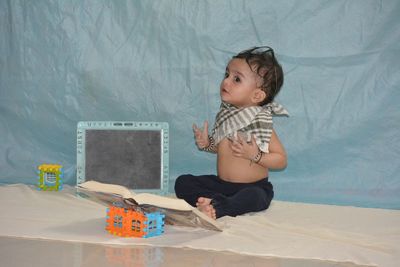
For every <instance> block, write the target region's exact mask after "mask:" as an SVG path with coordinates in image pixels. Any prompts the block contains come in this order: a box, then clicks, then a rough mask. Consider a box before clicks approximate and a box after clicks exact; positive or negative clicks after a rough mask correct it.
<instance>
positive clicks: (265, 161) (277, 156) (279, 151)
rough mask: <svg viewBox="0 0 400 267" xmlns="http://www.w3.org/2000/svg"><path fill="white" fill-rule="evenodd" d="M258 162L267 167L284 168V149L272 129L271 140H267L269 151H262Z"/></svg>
mask: <svg viewBox="0 0 400 267" xmlns="http://www.w3.org/2000/svg"><path fill="white" fill-rule="evenodd" d="M258 164H260V165H261V166H263V167H266V168H269V169H284V168H286V165H287V155H286V151H285V148H284V147H283V145H282V143H281V141H280V140H279V138H278V136H277V135H276V133H275V131H274V130H273V131H272V135H271V141H270V142H269V153H264V154H263V155H262V158H261V160H260V162H258Z"/></svg>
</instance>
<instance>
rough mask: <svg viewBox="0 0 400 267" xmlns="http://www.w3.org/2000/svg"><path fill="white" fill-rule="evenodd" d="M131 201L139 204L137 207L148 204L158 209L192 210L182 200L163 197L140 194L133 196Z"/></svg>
mask: <svg viewBox="0 0 400 267" xmlns="http://www.w3.org/2000/svg"><path fill="white" fill-rule="evenodd" d="M133 199H134V200H136V202H137V203H139V205H143V204H149V205H153V206H157V207H160V208H166V209H174V210H192V209H193V208H192V206H190V205H189V204H188V203H187V202H186V201H184V200H182V199H176V198H170V197H163V196H159V195H154V194H149V193H140V194H137V195H134V196H133Z"/></svg>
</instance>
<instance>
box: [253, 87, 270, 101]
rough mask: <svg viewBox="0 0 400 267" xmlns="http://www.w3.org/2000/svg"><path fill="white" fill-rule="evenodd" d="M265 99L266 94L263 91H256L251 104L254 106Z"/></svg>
mask: <svg viewBox="0 0 400 267" xmlns="http://www.w3.org/2000/svg"><path fill="white" fill-rule="evenodd" d="M266 97H267V94H266V93H265V92H264V91H263V90H261V89H256V90H255V91H254V94H253V102H254V104H259V103H261V102H263V101H264V99H265V98H266Z"/></svg>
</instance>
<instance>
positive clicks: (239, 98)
mask: <svg viewBox="0 0 400 267" xmlns="http://www.w3.org/2000/svg"><path fill="white" fill-rule="evenodd" d="M260 81H261V77H260V76H259V75H257V74H256V73H255V72H253V71H252V70H251V69H250V66H249V65H248V64H247V62H246V60H244V59H240V58H234V59H232V60H231V61H230V62H229V64H228V66H227V67H226V72H225V77H224V79H223V80H222V82H221V86H220V95H221V100H222V101H224V102H227V103H229V104H231V105H234V106H236V107H249V106H254V105H255V104H256V103H254V93H255V92H256V90H261V89H260V88H259V86H258V85H259V84H260Z"/></svg>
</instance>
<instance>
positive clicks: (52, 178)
mask: <svg viewBox="0 0 400 267" xmlns="http://www.w3.org/2000/svg"><path fill="white" fill-rule="evenodd" d="M38 178H39V183H38V190H44V191H59V190H61V189H62V187H63V181H62V180H63V178H64V170H63V166H61V165H58V164H42V165H40V166H38Z"/></svg>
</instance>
